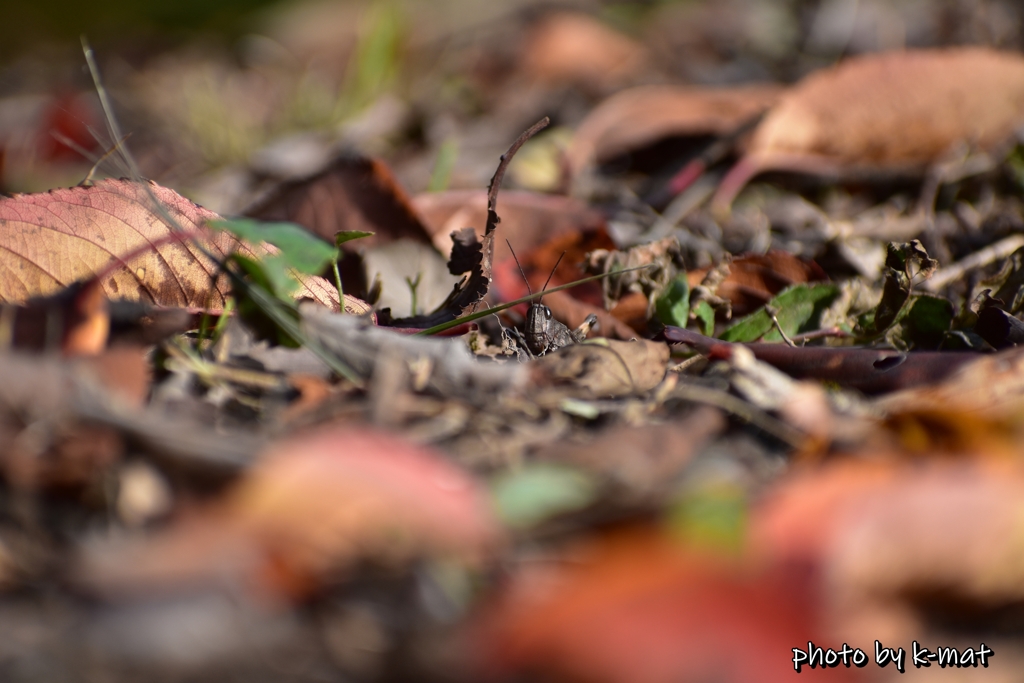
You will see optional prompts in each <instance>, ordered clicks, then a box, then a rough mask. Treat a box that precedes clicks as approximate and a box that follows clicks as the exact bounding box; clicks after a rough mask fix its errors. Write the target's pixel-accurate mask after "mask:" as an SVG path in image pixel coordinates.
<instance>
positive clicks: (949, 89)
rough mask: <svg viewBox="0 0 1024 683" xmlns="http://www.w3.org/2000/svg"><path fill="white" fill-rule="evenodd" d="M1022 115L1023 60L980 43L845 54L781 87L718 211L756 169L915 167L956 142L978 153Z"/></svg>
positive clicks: (725, 182)
mask: <svg viewBox="0 0 1024 683" xmlns="http://www.w3.org/2000/svg"><path fill="white" fill-rule="evenodd" d="M1022 121H1024V57H1021V56H1020V55H1018V54H1014V53H1009V52H997V51H994V50H990V49H987V48H973V47H972V48H953V49H943V50H908V51H904V52H890V53H885V54H880V55H871V56H864V57H856V58H851V59H849V60H847V61H845V62H843V63H842V64H840V65H839V66H836V67H834V68H831V69H826V70H823V71H818V72H815V73H813V74H811V75H810V76H808V77H806V78H805V79H804V80H803V81H801V82H800V83H798V84H797V85H796V86H794V87H793V88H792V89H791V90H789V91H788V92H786V93H785V94H784V95H783V96H782V98H781V100H780V101H779V103H778V104H777V105H776V106H775V107H774V108H773V109H772V110H771V111H770V112H769V113H768V115H767V116H766V117H765V119H764V121H762V122H761V124H760V125H759V126H758V128H757V130H756V131H755V132H754V137H753V139H752V140H751V143H750V148H749V151H748V154H747V156H746V157H745V158H744V159H743V160H742V161H741V162H740V163H739V164H737V165H736V167H735V168H734V169H733V171H732V172H730V174H729V176H727V177H726V179H725V180H723V182H722V185H721V187H720V189H719V192H718V194H717V195H716V197H715V200H714V201H715V204H716V205H717V206H718V207H722V208H724V207H725V206H727V205H728V204H729V203H731V201H732V199H733V197H734V196H735V195H736V193H738V192H739V190H740V189H741V188H742V186H743V185H744V184H745V183H746V182H747V181H748V180H750V178H752V177H753V176H754V175H757V174H758V173H760V172H762V171H766V170H794V171H800V172H812V173H813V172H827V173H840V172H844V171H845V172H851V171H856V170H866V169H876V170H877V169H883V170H888V171H907V170H914V169H916V170H917V171H920V170H921V169H922V168H923V167H925V166H926V165H928V164H931V163H935V162H937V161H939V160H941V159H942V157H943V156H944V155H946V154H948V153H949V152H950V151H951V150H952V149H953V148H954V146H955V145H957V144H958V143H968V144H971V145H974V146H977V147H978V148H980V149H983V150H988V149H991V148H992V147H993V146H995V145H997V144H999V143H1000V142H1003V141H1005V140H1006V139H1007V138H1008V137H1009V136H1010V135H1011V134H1012V132H1013V130H1014V128H1015V127H1016V126H1017V125H1018V124H1020V123H1021V122H1022Z"/></svg>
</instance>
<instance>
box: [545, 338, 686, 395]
mask: <svg viewBox="0 0 1024 683" xmlns="http://www.w3.org/2000/svg"><path fill="white" fill-rule="evenodd" d="M668 358H669V348H668V346H667V345H666V344H660V343H657V342H652V341H648V340H646V339H638V340H634V341H629V342H626V341H616V340H611V339H608V340H601V341H599V342H591V343H586V344H573V345H571V346H566V347H563V348H561V349H558V350H556V351H554V352H551V353H548V354H546V355H544V356H543V357H541V358H538V359H537V360H536V361H535V362H534V363H533V364H531V366H530V368H531V373H532V377H533V379H534V382H536V383H537V384H539V385H548V384H554V385H566V384H568V385H570V386H572V387H573V388H574V389H577V390H579V391H580V392H581V393H582V394H583V395H585V396H590V397H594V398H605V397H613V396H629V395H633V394H642V393H644V392H647V391H650V390H651V389H653V388H654V387H656V386H658V384H660V383H661V380H662V379H664V378H665V368H666V367H667V365H668Z"/></svg>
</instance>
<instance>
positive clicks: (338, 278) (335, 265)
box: [331, 255, 345, 315]
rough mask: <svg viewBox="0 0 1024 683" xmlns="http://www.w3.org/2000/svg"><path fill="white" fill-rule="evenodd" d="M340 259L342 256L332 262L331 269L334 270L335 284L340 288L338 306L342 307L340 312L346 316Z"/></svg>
mask: <svg viewBox="0 0 1024 683" xmlns="http://www.w3.org/2000/svg"><path fill="white" fill-rule="evenodd" d="M340 258H341V257H340V255H339V256H336V257H335V258H334V260H333V261H331V267H332V268H333V269H334V284H335V285H336V286H337V287H338V305H339V306H340V307H341V310H340V311H339V312H340V313H341V314H342V315H344V314H345V290H344V289H343V288H342V286H341V271H339V270H338V261H339V260H340Z"/></svg>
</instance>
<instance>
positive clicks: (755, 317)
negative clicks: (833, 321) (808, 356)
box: [721, 282, 839, 342]
mask: <svg viewBox="0 0 1024 683" xmlns="http://www.w3.org/2000/svg"><path fill="white" fill-rule="evenodd" d="M838 294H839V288H838V287H837V286H836V285H834V284H832V283H829V282H826V283H815V284H809V283H806V284H798V285H793V286H792V287H789V288H787V289H785V290H783V291H782V292H780V293H779V294H778V295H777V296H775V298H773V299H772V300H771V301H769V302H768V305H769V306H772V307H773V308H774V309H775V310H776V311H778V314H777V316H776V317H777V318H778V321H779V325H780V326H781V327H782V329H783V330H785V332H786V334H787V335H788V336H793V335H795V334H800V333H801V332H813V331H814V330H816V329H818V327H819V323H820V320H821V314H822V313H824V312H825V309H827V308H828V306H829V304H831V303H832V301H833V300H834V299H835V298H836V296H838ZM721 338H722V339H724V340H725V341H731V342H752V341H756V340H758V339H762V338H763V339H764V341H782V335H780V334H779V331H778V330H776V329H775V324H774V323H772V319H771V316H769V315H768V313H767V311H765V309H764V308H760V309H758V310H757V311H755V312H753V313H751V314H750V315H748V316H746V317H745V318H742V319H741V320H739V321H738V322H737V323H736V324H734V325H733V326H732V327H730V328H729V329H727V330H726V331H725V332H723V333H722V335H721Z"/></svg>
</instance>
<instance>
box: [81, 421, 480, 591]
mask: <svg viewBox="0 0 1024 683" xmlns="http://www.w3.org/2000/svg"><path fill="white" fill-rule="evenodd" d="M496 538H497V526H496V524H495V522H494V519H493V514H492V512H491V509H490V506H489V505H488V503H487V500H486V498H485V497H484V495H483V494H482V492H481V491H480V490H479V488H478V487H477V485H476V483H475V482H474V481H473V480H472V479H471V478H469V477H468V476H467V475H466V474H464V473H463V472H462V471H460V470H458V469H457V468H455V467H454V466H452V465H450V464H448V463H447V461H445V459H444V458H442V457H441V456H440V455H438V454H436V453H434V452H433V451H430V450H428V449H426V448H423V447H421V446H417V445H414V444H411V443H409V442H407V441H404V440H401V439H398V438H395V437H393V436H388V435H386V434H381V433H377V432H371V431H364V430H351V429H342V428H334V429H324V430H320V431H317V432H313V433H309V434H304V435H300V436H295V437H292V438H289V439H285V440H283V441H281V442H279V443H278V444H276V445H274V446H272V447H271V448H270V449H269V450H268V451H267V452H266V453H265V454H264V455H263V457H262V459H261V460H260V462H259V463H258V464H257V465H256V466H254V467H253V469H252V470H251V471H249V472H248V473H247V474H246V475H245V477H244V478H243V479H242V480H241V481H240V482H238V484H237V485H235V486H234V487H233V488H232V489H230V490H229V491H228V492H227V493H226V494H225V495H224V496H223V497H222V498H221V499H219V500H218V501H215V502H214V503H212V504H210V505H208V506H206V507H204V508H201V509H198V510H196V511H195V513H194V514H192V515H191V516H188V517H184V518H182V519H180V520H179V521H178V522H177V523H176V524H174V525H172V526H171V527H169V528H168V529H166V530H165V531H163V532H161V533H159V534H156V535H154V536H152V537H150V538H136V539H133V540H130V541H126V542H125V543H124V544H122V545H120V546H114V547H110V546H107V545H105V544H97V545H95V546H92V547H90V548H86V555H85V558H84V564H83V566H82V567H81V568H80V571H79V573H78V575H77V576H78V580H79V581H81V582H82V583H83V584H84V585H87V586H90V587H92V588H93V589H96V590H100V591H102V592H108V593H113V594H120V593H122V592H128V593H133V592H136V591H142V592H146V591H154V590H167V589H171V590H175V589H181V588H183V587H187V586H188V585H190V584H195V583H196V582H210V583H219V582H221V581H223V580H224V579H229V580H231V581H233V582H234V583H235V584H236V585H242V586H252V585H254V584H255V585H257V586H259V587H261V588H263V589H264V590H270V591H271V594H272V595H281V594H284V595H286V596H296V597H299V596H304V595H306V594H308V593H309V592H310V591H315V590H316V589H318V588H319V587H321V586H322V585H324V583H325V582H329V581H330V580H332V578H334V577H337V576H340V575H342V574H343V573H344V571H345V570H346V569H348V568H350V567H351V566H352V565H353V563H355V562H357V561H358V560H362V559H369V560H374V561H378V562H385V563H402V562H405V561H407V560H409V559H411V558H414V557H417V556H420V555H455V556H459V557H463V558H467V557H470V558H472V557H476V556H478V555H479V554H480V553H481V552H483V551H485V550H486V549H487V548H489V547H490V545H491V544H492V543H494V541H495V540H496Z"/></svg>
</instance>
